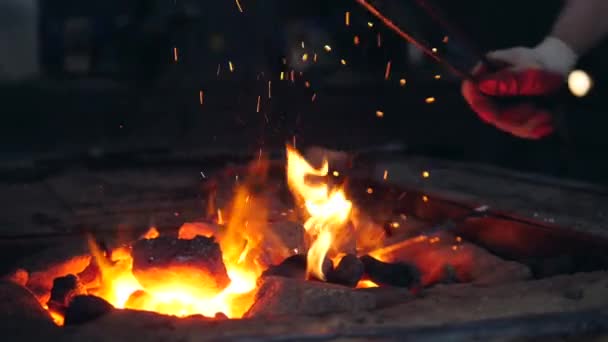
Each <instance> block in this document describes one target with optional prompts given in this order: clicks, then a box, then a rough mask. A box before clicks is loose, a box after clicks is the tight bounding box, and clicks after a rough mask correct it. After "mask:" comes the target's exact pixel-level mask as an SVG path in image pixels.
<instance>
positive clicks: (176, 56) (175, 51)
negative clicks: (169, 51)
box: [173, 47, 178, 62]
mask: <svg viewBox="0 0 608 342" xmlns="http://www.w3.org/2000/svg"><path fill="white" fill-rule="evenodd" d="M177 60H178V54H177V47H174V48H173V61H175V62H177Z"/></svg>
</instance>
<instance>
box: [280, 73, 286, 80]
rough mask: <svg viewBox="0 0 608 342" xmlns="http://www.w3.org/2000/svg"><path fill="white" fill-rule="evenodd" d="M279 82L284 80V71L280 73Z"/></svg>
mask: <svg viewBox="0 0 608 342" xmlns="http://www.w3.org/2000/svg"><path fill="white" fill-rule="evenodd" d="M280 78H281V81H283V80H284V79H285V71H281V77H280Z"/></svg>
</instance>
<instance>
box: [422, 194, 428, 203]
mask: <svg viewBox="0 0 608 342" xmlns="http://www.w3.org/2000/svg"><path fill="white" fill-rule="evenodd" d="M422 201H423V202H424V203H426V202H428V201H429V197H428V196H427V195H422Z"/></svg>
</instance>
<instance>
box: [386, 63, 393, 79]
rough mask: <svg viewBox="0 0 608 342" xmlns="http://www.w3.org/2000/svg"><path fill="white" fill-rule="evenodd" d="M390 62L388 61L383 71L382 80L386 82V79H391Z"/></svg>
mask: <svg viewBox="0 0 608 342" xmlns="http://www.w3.org/2000/svg"><path fill="white" fill-rule="evenodd" d="M391 64H392V62H391V61H388V62H387V63H386V70H385V71H384V79H385V80H387V81H388V79H389V78H390V77H391Z"/></svg>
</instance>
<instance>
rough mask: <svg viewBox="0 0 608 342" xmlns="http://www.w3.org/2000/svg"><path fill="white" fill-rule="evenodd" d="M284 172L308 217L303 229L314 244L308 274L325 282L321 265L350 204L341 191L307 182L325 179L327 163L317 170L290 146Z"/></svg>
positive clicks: (308, 257) (336, 236) (348, 216)
mask: <svg viewBox="0 0 608 342" xmlns="http://www.w3.org/2000/svg"><path fill="white" fill-rule="evenodd" d="M286 171H287V172H286V173H287V184H288V185H289V189H290V190H291V192H292V193H293V194H294V197H295V198H296V201H297V202H298V203H302V204H303V206H304V208H306V212H307V214H308V215H309V218H308V219H307V220H306V222H305V223H304V229H305V230H306V234H307V235H308V236H309V237H310V238H311V240H312V241H313V242H312V244H311V246H310V248H309V250H308V254H307V274H308V275H309V276H312V277H314V278H317V279H320V280H325V274H324V273H323V263H324V261H325V258H326V257H327V256H328V255H327V254H328V251H329V249H330V248H331V246H332V244H333V242H334V241H336V239H337V238H338V234H339V232H340V230H341V229H342V227H343V225H344V224H345V223H346V222H347V221H348V220H349V218H350V212H351V209H352V203H351V202H350V201H349V200H347V199H346V197H345V194H344V191H343V190H342V189H334V190H330V188H329V186H328V184H327V183H320V184H308V183H307V181H306V179H307V177H309V176H317V177H324V176H327V174H328V172H329V163H328V162H327V160H325V161H324V162H323V165H322V166H321V168H319V169H316V168H314V167H312V166H311V165H310V164H309V163H308V162H307V161H306V160H305V159H304V158H303V157H302V156H301V155H300V154H299V153H298V152H297V151H296V150H295V149H294V148H293V147H290V146H287V170H286ZM329 257H331V256H329Z"/></svg>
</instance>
